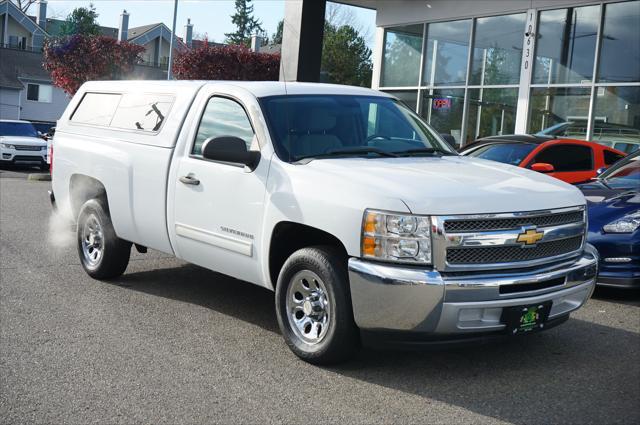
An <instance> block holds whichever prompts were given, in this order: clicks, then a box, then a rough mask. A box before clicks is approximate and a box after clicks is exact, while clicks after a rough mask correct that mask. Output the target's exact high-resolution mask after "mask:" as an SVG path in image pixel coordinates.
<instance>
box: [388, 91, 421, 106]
mask: <svg viewBox="0 0 640 425" xmlns="http://www.w3.org/2000/svg"><path fill="white" fill-rule="evenodd" d="M385 91H386V92H387V93H389V94H390V95H392V96H395V97H397V98H398V99H400V100H401V101H402V103H404V104H405V105H407V107H408V108H409V109H411V110H412V111H415V110H416V109H417V108H418V91H417V90H402V91H388V90H385Z"/></svg>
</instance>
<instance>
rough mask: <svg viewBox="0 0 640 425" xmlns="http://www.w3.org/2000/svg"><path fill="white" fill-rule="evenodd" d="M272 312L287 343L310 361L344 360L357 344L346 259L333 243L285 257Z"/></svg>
mask: <svg viewBox="0 0 640 425" xmlns="http://www.w3.org/2000/svg"><path fill="white" fill-rule="evenodd" d="M276 313H277V316H278V324H279V325H280V330H281V331H282V335H283V336H284V338H285V341H286V342H287V345H288V346H289V348H291V350H292V351H293V352H294V353H295V354H296V355H297V356H298V357H300V358H301V359H302V360H305V361H307V362H309V363H314V364H330V363H337V362H341V361H344V360H347V359H349V358H350V357H352V356H353V355H354V354H355V352H356V350H357V348H358V346H359V343H360V338H359V333H358V329H357V327H356V325H355V323H354V321H353V312H352V308H351V298H350V296H349V290H348V277H347V271H346V262H345V261H344V258H343V256H341V255H340V254H339V253H338V252H337V251H336V250H335V249H333V248H331V247H312V248H303V249H300V250H298V251H296V252H294V253H293V254H292V255H291V257H289V259H288V260H287V261H286V262H285V264H284V266H283V267H282V271H281V272H280V277H279V278H278V284H277V287H276Z"/></svg>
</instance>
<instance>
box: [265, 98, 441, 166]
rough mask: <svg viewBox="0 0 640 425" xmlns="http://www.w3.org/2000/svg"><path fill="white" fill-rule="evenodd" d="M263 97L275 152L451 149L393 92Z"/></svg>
mask: <svg viewBox="0 0 640 425" xmlns="http://www.w3.org/2000/svg"><path fill="white" fill-rule="evenodd" d="M261 102H262V104H263V110H264V111H265V115H266V118H267V123H268V125H269V130H270V131H271V138H272V140H273V141H274V144H275V148H276V152H277V153H278V156H279V157H280V158H281V159H283V160H287V161H297V160H300V159H301V158H306V157H312V156H320V157H322V156H324V157H327V156H330V157H336V158H343V157H354V156H365V157H367V156H370V155H371V157H378V156H379V155H377V154H375V152H371V150H377V151H385V152H395V153H400V152H403V151H408V150H415V149H424V148H435V149H437V150H440V151H443V152H445V153H447V152H451V150H450V149H449V148H448V146H447V145H446V143H445V142H444V141H442V139H441V138H440V137H439V136H438V135H437V134H436V133H435V132H434V131H433V130H432V129H431V128H429V127H428V126H427V125H426V124H424V122H423V121H422V120H420V118H419V117H418V116H417V115H416V114H415V113H414V112H413V111H411V110H409V109H408V108H406V107H405V106H404V105H403V104H402V103H400V102H397V101H396V100H394V99H391V98H387V97H378V96H375V97H370V96H348V95H298V96H274V97H267V98H263V99H261ZM417 154H420V153H419V152H418V153H417ZM422 154H425V152H422ZM426 154H429V152H426Z"/></svg>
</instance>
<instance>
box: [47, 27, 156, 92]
mask: <svg viewBox="0 0 640 425" xmlns="http://www.w3.org/2000/svg"><path fill="white" fill-rule="evenodd" d="M142 52H144V47H142V46H138V45H137V44H132V43H127V42H118V40H116V39H115V38H111V37H106V36H87V35H81V34H75V35H72V36H67V37H60V38H54V39H49V40H47V41H46V43H45V46H44V49H43V64H42V65H43V67H44V69H46V70H47V71H49V72H50V73H51V80H52V81H53V84H54V85H55V86H56V87H60V88H61V89H63V90H64V91H65V92H66V93H68V94H69V95H73V94H75V92H76V91H78V89H79V88H80V86H81V85H82V84H83V83H85V82H86V81H89V80H115V79H120V78H122V77H124V76H125V75H126V74H128V73H130V72H131V71H132V70H133V66H134V65H135V64H136V63H138V62H140V60H141V55H142Z"/></svg>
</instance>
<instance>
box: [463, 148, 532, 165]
mask: <svg viewBox="0 0 640 425" xmlns="http://www.w3.org/2000/svg"><path fill="white" fill-rule="evenodd" d="M535 148H536V145H534V144H531V143H496V144H493V145H485V146H481V147H479V148H478V149H475V150H473V151H471V152H469V154H468V156H474V157H477V158H482V159H490V160H491V161H498V162H502V163H505V164H511V165H520V163H521V162H522V161H523V160H524V159H525V158H526V157H527V155H529V154H530V153H531V152H532V151H533V150H534V149H535Z"/></svg>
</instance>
